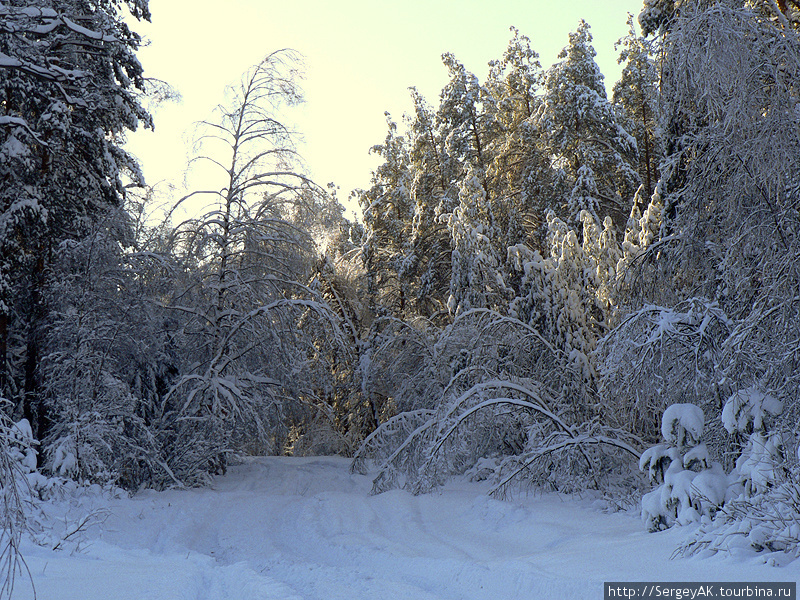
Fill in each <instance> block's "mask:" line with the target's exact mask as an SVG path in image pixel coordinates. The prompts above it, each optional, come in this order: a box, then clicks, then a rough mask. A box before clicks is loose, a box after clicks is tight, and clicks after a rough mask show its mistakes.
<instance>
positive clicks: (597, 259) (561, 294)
mask: <svg viewBox="0 0 800 600" xmlns="http://www.w3.org/2000/svg"><path fill="white" fill-rule="evenodd" d="M581 220H582V224H583V230H582V234H581V236H580V238H581V239H582V241H579V236H578V234H577V233H576V232H575V231H574V230H572V229H571V228H569V226H568V225H567V224H566V223H565V222H564V221H562V220H561V219H559V218H558V217H557V216H556V215H555V213H553V212H552V211H551V212H550V213H548V215H547V224H548V235H547V240H548V244H549V250H550V252H549V255H548V256H547V257H546V258H543V257H542V256H541V255H540V254H539V253H538V252H537V251H535V250H534V251H531V250H530V248H528V247H527V246H525V245H522V244H519V245H517V246H515V247H513V248H510V249H509V258H510V259H511V262H512V265H513V267H514V269H515V270H516V271H518V272H519V273H521V275H522V277H521V281H520V284H519V288H520V293H519V294H518V295H517V297H516V298H515V299H514V300H513V301H512V302H511V304H510V306H509V312H510V314H511V315H512V316H514V317H516V318H518V319H520V320H522V321H523V322H525V323H529V324H531V325H533V326H534V327H536V328H537V330H538V331H540V332H541V333H542V335H544V336H545V338H547V339H548V340H549V341H550V342H551V343H552V344H554V345H555V346H556V347H557V348H559V349H560V350H562V351H563V352H564V353H565V354H566V356H567V357H568V359H569V361H570V362H571V363H572V364H573V365H574V366H575V368H576V369H577V370H578V372H580V373H582V375H583V377H584V378H585V379H586V380H587V381H590V380H592V379H593V378H594V377H595V367H594V364H593V359H592V354H593V352H594V350H595V348H596V345H597V342H598V340H599V339H600V338H601V337H602V336H603V335H604V333H605V331H606V330H607V329H608V326H609V325H608V324H609V322H610V321H611V320H612V318H613V316H614V312H615V305H616V292H615V290H616V286H617V279H618V277H617V265H618V263H619V261H620V259H621V258H622V251H621V248H620V245H619V242H618V240H617V237H616V231H615V228H614V223H613V221H612V220H611V218H608V217H607V218H606V219H605V221H604V223H603V230H602V231H600V230H599V227H598V224H597V221H596V220H595V219H594V217H593V216H592V215H591V214H589V213H588V212H587V211H583V212H582V213H581Z"/></svg>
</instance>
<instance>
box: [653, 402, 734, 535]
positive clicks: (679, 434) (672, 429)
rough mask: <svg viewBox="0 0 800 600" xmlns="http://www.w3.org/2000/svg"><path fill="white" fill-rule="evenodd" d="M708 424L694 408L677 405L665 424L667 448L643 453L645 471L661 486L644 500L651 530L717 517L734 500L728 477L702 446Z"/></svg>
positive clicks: (671, 408)
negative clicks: (720, 509)
mask: <svg viewBox="0 0 800 600" xmlns="http://www.w3.org/2000/svg"><path fill="white" fill-rule="evenodd" d="M704 425H705V419H704V416H703V411H702V410H701V409H700V408H699V407H698V406H695V405H694V404H672V405H670V406H669V407H667V409H666V410H665V411H664V415H663V417H662V419H661V435H662V437H663V438H664V441H665V442H666V443H665V444H659V445H657V446H653V447H651V448H649V449H648V450H645V452H644V453H642V456H641V458H640V459H639V469H640V470H642V471H646V472H647V474H648V476H649V477H650V481H652V482H654V483H656V484H659V485H658V487H657V488H656V489H654V490H653V491H651V492H649V493H647V494H645V495H644V497H643V498H642V519H643V520H644V522H645V524H646V525H647V528H648V530H650V531H658V530H661V529H666V528H668V527H672V525H674V524H679V525H687V524H689V523H692V522H695V521H699V520H700V518H701V517H702V516H704V515H706V516H710V517H713V516H714V514H715V513H716V512H717V511H718V510H719V508H720V507H721V506H722V505H723V504H724V503H725V501H726V499H727V498H728V478H727V476H726V474H725V471H724V470H723V469H722V465H721V464H719V463H718V462H713V461H712V460H711V458H710V457H709V453H708V449H707V448H706V445H705V444H704V443H703V442H702V437H703V428H704Z"/></svg>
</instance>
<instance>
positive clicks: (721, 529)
mask: <svg viewBox="0 0 800 600" xmlns="http://www.w3.org/2000/svg"><path fill="white" fill-rule="evenodd" d="M783 409H784V403H783V402H782V401H781V400H779V399H778V398H776V397H775V396H772V395H770V394H768V393H766V392H765V391H764V390H763V389H762V388H761V387H760V386H758V385H753V386H750V387H748V388H745V389H740V390H738V391H736V392H735V393H734V394H732V395H731V396H730V397H729V398H728V400H727V401H726V402H725V406H724V408H723V410H722V422H723V425H724V426H725V429H726V430H727V431H728V433H730V434H731V436H733V438H734V439H736V440H738V441H742V443H741V454H740V455H739V457H738V458H737V459H736V466H735V467H734V469H733V471H732V472H731V475H730V479H731V482H730V483H731V487H730V488H729V491H728V495H729V496H733V497H734V498H733V499H732V500H729V501H728V502H727V503H726V504H725V506H724V507H722V509H721V510H720V511H719V512H718V513H717V514H716V515H715V517H714V518H713V520H709V521H707V522H704V523H703V524H702V526H701V527H700V528H699V529H698V531H697V532H695V533H694V534H693V535H692V536H691V537H690V538H689V539H688V540H687V541H686V542H684V543H683V544H682V545H681V546H680V547H679V548H678V552H679V553H681V554H696V553H698V552H707V553H712V554H713V553H716V552H720V551H727V552H731V551H736V552H781V553H782V554H784V555H785V556H788V557H791V558H792V559H793V558H797V557H798V556H800V484H798V482H797V480H796V479H794V478H792V477H791V474H790V472H789V470H788V468H787V467H788V461H787V458H788V457H787V456H786V453H785V446H786V444H785V442H784V433H783V431H782V430H781V429H780V427H779V426H778V423H779V421H778V419H779V418H780V416H781V413H782V412H783ZM745 436H746V437H745ZM784 559H785V557H784Z"/></svg>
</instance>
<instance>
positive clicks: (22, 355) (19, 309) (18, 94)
mask: <svg viewBox="0 0 800 600" xmlns="http://www.w3.org/2000/svg"><path fill="white" fill-rule="evenodd" d="M123 4H124V5H125V6H126V7H127V9H129V11H130V13H131V14H132V15H133V16H134V17H136V18H149V12H148V8H147V1H146V0H129V1H126V2H122V3H121V2H116V1H110V0H102V1H100V2H84V1H82V0H56V1H52V2H51V1H47V2H44V1H43V2H33V3H25V5H24V6H22V5H19V3H15V4H14V5H3V6H0V22H1V23H2V25H0V53H2V58H3V60H2V69H0V176H1V177H2V179H3V181H4V184H3V186H2V189H1V190H0V265H2V268H0V395H5V396H7V397H8V398H9V399H11V400H12V401H13V403H14V404H15V410H17V411H21V412H22V413H24V414H25V416H26V417H27V418H28V419H29V421H30V423H31V425H32V427H33V430H34V433H35V434H36V435H37V436H42V435H43V434H45V433H46V428H47V422H46V416H45V414H46V408H45V406H44V405H43V403H42V400H41V387H42V380H41V373H40V359H41V353H42V349H41V343H42V335H43V332H44V331H45V327H44V325H45V322H46V321H45V319H46V315H47V309H46V307H45V306H44V305H43V302H44V294H45V289H44V286H45V277H44V275H45V272H46V269H47V268H48V266H49V263H50V257H51V256H52V253H53V252H54V250H55V248H56V247H57V245H58V243H60V242H61V241H62V240H65V239H80V238H81V237H82V236H84V235H86V233H87V227H86V225H87V223H91V220H92V219H93V218H95V217H96V216H97V215H102V214H104V211H105V210H106V209H107V208H108V207H114V206H119V205H120V204H121V200H122V197H123V184H122V180H121V174H122V173H123V172H125V173H126V174H127V175H129V176H130V177H132V178H133V179H134V181H139V180H140V179H141V177H140V173H139V169H138V167H137V166H136V164H135V162H134V161H133V159H132V158H131V157H130V156H129V155H128V154H127V153H125V152H124V151H123V150H122V149H121V147H120V142H121V139H122V135H123V134H124V132H125V131H128V130H133V129H136V127H137V126H138V125H139V124H144V125H145V126H149V125H150V124H151V120H150V117H149V115H147V113H146V112H145V111H144V110H143V109H142V107H141V105H140V103H139V100H138V97H137V94H138V93H139V90H141V89H143V87H144V78H143V74H142V73H143V71H142V67H141V65H140V64H139V61H138V60H137V58H136V50H137V49H138V47H139V44H140V38H139V36H138V35H136V34H135V33H133V32H132V31H131V30H130V29H129V27H128V25H127V22H126V20H125V19H124V18H123V14H122V5H123ZM90 229H91V226H90V227H89V230H90ZM12 346H14V347H13V352H12ZM12 357H13V358H12Z"/></svg>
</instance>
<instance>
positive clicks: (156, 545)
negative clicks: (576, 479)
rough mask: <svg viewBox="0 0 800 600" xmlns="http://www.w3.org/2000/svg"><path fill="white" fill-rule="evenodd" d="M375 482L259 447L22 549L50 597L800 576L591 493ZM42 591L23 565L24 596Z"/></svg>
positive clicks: (262, 595)
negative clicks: (411, 488) (706, 547)
mask: <svg viewBox="0 0 800 600" xmlns="http://www.w3.org/2000/svg"><path fill="white" fill-rule="evenodd" d="M370 487H371V480H370V478H368V477H365V476H361V475H352V474H350V472H349V461H347V460H345V459H341V458H258V459H251V460H249V461H248V462H247V463H246V464H242V465H239V466H235V467H232V468H231V469H230V470H229V473H228V475H227V476H225V477H220V478H218V479H216V480H215V483H214V485H213V487H211V488H209V489H198V490H188V491H170V492H161V493H156V492H144V493H141V494H138V495H136V496H135V497H133V498H130V499H129V498H122V499H116V500H110V501H109V500H103V501H102V502H101V501H100V500H99V499H96V500H94V501H93V502H94V504H95V508H96V509H98V512H97V517H98V519H100V518H102V520H103V523H102V525H95V526H92V527H91V528H89V529H88V530H87V531H86V532H85V533H83V534H82V535H83V539H84V541H83V543H81V544H78V545H77V547H76V542H75V541H72V542H70V543H68V544H66V545H65V549H63V550H58V551H52V550H50V549H47V548H42V547H40V546H35V545H32V544H26V545H25V547H24V552H25V558H26V560H27V564H28V567H29V568H30V571H31V573H32V575H33V580H34V582H35V584H36V590H37V593H38V597H39V598H40V599H43V600H78V599H80V600H108V599H115V600H128V599H130V600H134V599H135V600H162V599H163V600H173V599H192V600H194V599H198V600H200V599H203V600H221V599H237V600H247V599H251V598H252V599H259V600H261V599H264V600H270V599H280V600H291V599H302V600H312V599H319V600H334V599H338V598H341V599H347V600H354V599H356V600H357V599H373V598H387V599H393V600H402V599H409V600H426V599H437V600H439V599H459V600H465V599H478V598H486V599H496V598H541V599H548V598H559V599H567V598H581V599H583V598H598V599H599V598H602V597H603V582H604V581H636V580H638V581H647V580H651V581H748V580H749V581H795V580H797V579H798V578H800V561H795V562H793V563H790V564H789V565H787V566H784V567H774V566H768V565H765V564H763V559H761V558H760V557H757V556H750V557H742V556H739V557H731V556H724V557H723V556H720V555H717V556H715V557H710V558H702V559H701V558H691V559H677V560H671V559H670V554H671V553H672V552H673V550H674V548H675V545H676V543H677V541H678V540H679V539H680V536H681V535H682V532H680V531H679V530H677V529H675V530H668V531H665V532H661V533H657V534H648V533H646V532H645V531H644V529H643V525H642V523H641V521H640V519H639V517H638V516H637V515H636V514H634V513H633V512H629V513H613V514H608V513H605V512H603V511H601V510H600V509H599V508H598V507H597V505H596V503H592V501H591V500H590V499H588V498H587V499H583V500H580V499H577V500H576V499H574V498H569V499H567V498H563V497H560V496H556V495H541V494H530V495H525V494H519V495H517V496H516V497H514V498H512V499H511V500H510V501H499V500H495V499H492V498H489V497H488V496H486V494H485V488H484V487H483V486H482V485H480V484H474V483H466V482H457V483H453V484H451V485H449V486H447V487H446V488H445V489H443V490H442V491H440V492H438V493H435V494H431V495H424V496H416V497H415V496H412V495H410V494H408V493H406V492H402V491H393V492H388V493H385V494H382V495H378V496H370V495H369V493H368V492H369V490H370ZM89 504H91V502H90V503H89ZM86 508H90V506H88V505H86V503H85V505H84V506H83V509H84V510H85V509H86ZM77 537H78V536H73V538H77ZM32 597H33V595H32V592H31V590H30V584H29V583H28V582H27V581H26V580H25V578H24V577H20V578H19V579H18V581H17V587H16V589H15V592H14V596H13V598H14V599H19V600H22V599H27V598H32Z"/></svg>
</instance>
